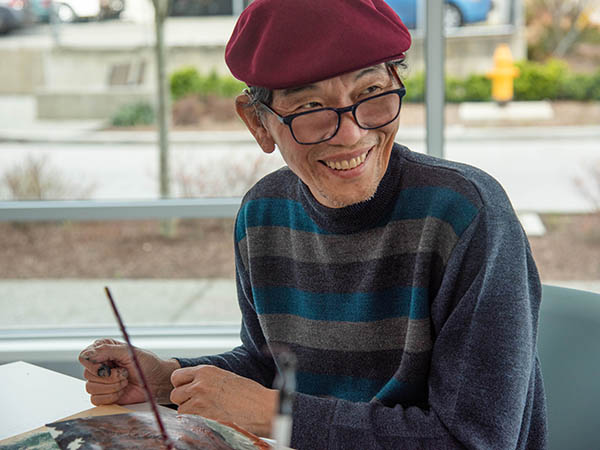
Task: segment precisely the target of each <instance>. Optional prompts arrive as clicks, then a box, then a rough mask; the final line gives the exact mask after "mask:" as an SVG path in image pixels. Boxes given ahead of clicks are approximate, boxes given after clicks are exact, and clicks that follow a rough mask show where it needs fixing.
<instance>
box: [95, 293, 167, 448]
mask: <svg viewBox="0 0 600 450" xmlns="http://www.w3.org/2000/svg"><path fill="white" fill-rule="evenodd" d="M104 291H105V292H106V296H107V297H108V301H109V302H110V306H111V307H112V310H113V312H114V313H115V317H116V319H117V322H118V323H119V328H121V333H122V334H123V339H125V342H127V346H128V347H129V352H130V353H131V357H132V358H133V364H134V365H135V368H136V369H137V371H138V373H139V375H140V378H141V379H142V384H143V385H144V390H145V391H146V396H147V398H148V402H149V403H150V406H151V407H152V412H153V413H154V417H155V418H156V422H157V423H158V428H160V434H161V437H162V440H163V442H164V444H165V446H166V447H167V448H168V449H169V450H172V449H173V448H174V446H173V442H172V441H171V439H170V438H169V435H168V434H167V430H166V428H165V426H164V425H163V422H162V420H161V418H160V413H159V412H158V405H157V404H156V401H155V400H154V396H153V395H152V391H150V387H149V386H148V382H147V381H146V376H145V375H144V372H143V371H142V366H141V365H140V362H139V361H138V359H137V356H136V354H135V351H134V348H133V345H131V341H130V340H129V335H128V334H127V330H125V324H124V323H123V321H122V320H121V315H120V314H119V311H118V310H117V305H116V304H115V301H114V300H113V298H112V295H111V293H110V289H108V287H106V286H105V287H104Z"/></svg>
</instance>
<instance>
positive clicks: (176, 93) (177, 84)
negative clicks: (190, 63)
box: [169, 67, 202, 100]
mask: <svg viewBox="0 0 600 450" xmlns="http://www.w3.org/2000/svg"><path fill="white" fill-rule="evenodd" d="M201 83H202V80H201V79H200V74H199V73H198V71H197V70H196V68H195V67H184V68H182V69H179V70H178V71H176V72H174V73H173V74H172V75H171V77H170V80H169V84H170V89H171V97H172V98H173V100H178V99H180V98H181V97H185V96H186V95H189V94H195V93H198V92H199V91H200V85H201Z"/></svg>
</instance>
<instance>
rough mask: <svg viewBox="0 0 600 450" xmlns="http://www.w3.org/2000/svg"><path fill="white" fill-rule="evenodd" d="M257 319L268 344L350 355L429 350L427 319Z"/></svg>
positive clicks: (264, 316) (274, 316) (285, 316)
mask: <svg viewBox="0 0 600 450" xmlns="http://www.w3.org/2000/svg"><path fill="white" fill-rule="evenodd" d="M258 319H259V321H260V325H261V327H262V329H263V332H264V334H265V337H266V339H267V341H271V342H280V343H284V344H291V345H301V346H304V347H310V348H316V349H323V350H336V351H352V352H372V351H381V350H395V349H400V350H403V351H406V352H411V353H419V352H425V351H428V350H430V349H431V347H432V339H431V330H430V319H414V320H413V319H408V318H407V317H398V318H393V319H384V320H378V321H374V322H330V321H322V320H312V319H306V318H304V317H299V316H295V315H291V314H262V315H259V316H258Z"/></svg>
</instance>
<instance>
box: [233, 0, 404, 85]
mask: <svg viewBox="0 0 600 450" xmlns="http://www.w3.org/2000/svg"><path fill="white" fill-rule="evenodd" d="M410 42H411V38H410V33H409V32H408V29H407V28H406V26H405V25H404V24H403V23H402V21H401V20H400V18H399V17H398V15H397V14H396V13H395V12H394V11H393V10H392V9H391V8H390V7H389V6H388V4H387V3H386V2H385V1H384V0H255V1H254V2H252V3H251V4H250V5H249V6H248V7H247V8H246V9H245V10H244V12H242V14H241V15H240V17H239V19H238V21H237V23H236V25H235V28H234V30H233V33H232V35H231V38H230V39H229V42H228V43H227V47H226V49H225V61H226V62H227V65H228V66H229V69H230V70H231V73H232V74H233V75H234V76H235V77H236V78H238V79H239V80H242V81H244V82H245V83H246V84H248V85H249V86H260V87H266V88H270V89H284V88H289V87H294V86H302V85H304V84H308V83H313V82H316V81H320V80H325V79H327V78H332V77H335V76H338V75H341V74H344V73H348V72H353V71H355V70H359V69H362V68H365V67H370V66H374V65H376V64H380V63H382V62H386V61H391V60H395V59H400V58H403V57H404V52H405V51H406V50H408V48H409V47H410Z"/></svg>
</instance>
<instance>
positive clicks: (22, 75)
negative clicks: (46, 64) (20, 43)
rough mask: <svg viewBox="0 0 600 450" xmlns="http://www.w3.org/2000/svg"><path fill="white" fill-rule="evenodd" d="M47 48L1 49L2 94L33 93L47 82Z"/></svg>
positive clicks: (0, 80) (0, 79)
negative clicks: (45, 58) (45, 75)
mask: <svg viewBox="0 0 600 450" xmlns="http://www.w3.org/2000/svg"><path fill="white" fill-rule="evenodd" d="M47 51H48V50H46V49H45V48H19V47H14V48H12V47H4V48H2V49H0V95H1V94H10V95H15V94H31V93H33V92H35V90H36V89H37V88H38V87H39V86H43V85H44V82H45V77H44V69H43V57H44V54H45V53H46V52H47Z"/></svg>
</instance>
